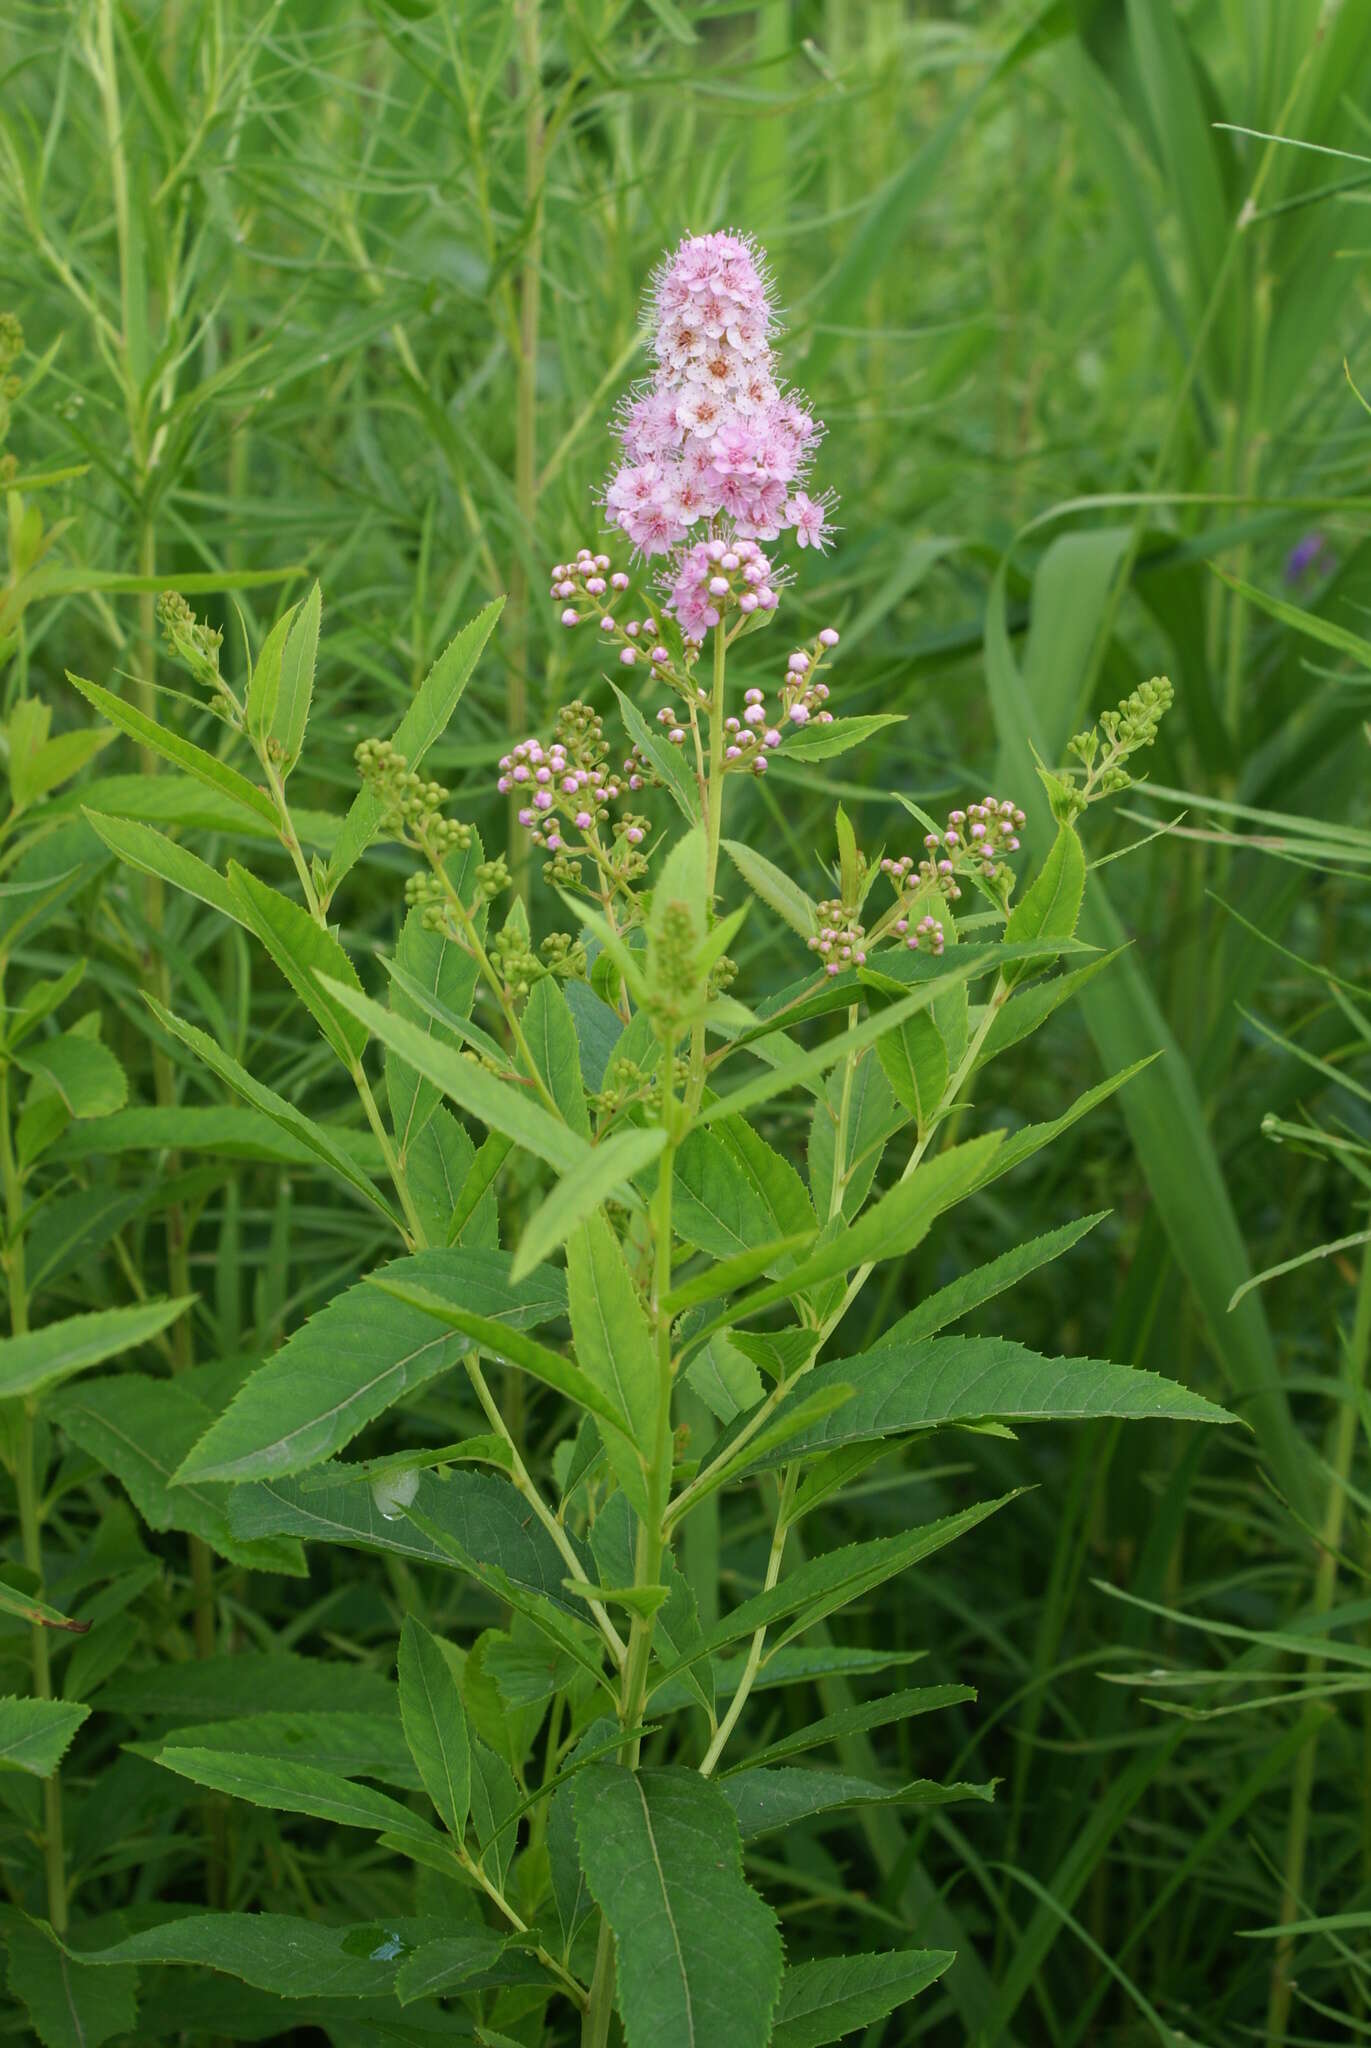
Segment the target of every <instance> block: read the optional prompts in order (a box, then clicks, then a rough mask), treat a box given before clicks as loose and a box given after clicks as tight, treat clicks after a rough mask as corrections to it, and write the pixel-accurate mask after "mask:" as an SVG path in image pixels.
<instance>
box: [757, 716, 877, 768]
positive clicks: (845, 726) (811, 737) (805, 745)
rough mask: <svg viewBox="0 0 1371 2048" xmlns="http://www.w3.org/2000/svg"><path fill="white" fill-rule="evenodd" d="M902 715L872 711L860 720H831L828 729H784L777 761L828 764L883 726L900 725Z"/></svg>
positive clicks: (820, 726)
mask: <svg viewBox="0 0 1371 2048" xmlns="http://www.w3.org/2000/svg"><path fill="white" fill-rule="evenodd" d="M904 717H905V714H904V713H903V712H902V711H901V712H892V711H884V712H882V711H875V712H871V713H869V714H867V715H866V716H865V717H862V718H835V719H834V720H833V721H832V723H831V724H829V725H819V724H817V723H816V724H813V725H805V726H800V727H798V728H797V727H794V726H790V727H787V729H786V733H785V740H784V744H783V746H782V747H781V750H780V753H779V754H778V755H777V757H776V758H777V760H779V761H831V760H833V759H834V758H835V757H836V756H837V755H839V754H846V753H849V752H850V751H851V749H852V748H853V747H859V746H860V745H861V744H862V741H863V740H869V739H870V738H871V737H872V736H873V734H875V733H878V732H880V731H881V730H882V729H883V728H884V727H885V726H887V725H902V724H903V723H904Z"/></svg>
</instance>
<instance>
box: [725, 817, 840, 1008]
mask: <svg viewBox="0 0 1371 2048" xmlns="http://www.w3.org/2000/svg"><path fill="white" fill-rule="evenodd" d="M720 844H721V845H722V846H723V849H724V852H725V853H726V854H727V855H728V857H729V859H730V860H731V861H732V863H733V865H734V867H735V868H737V870H738V873H739V874H740V875H741V876H742V878H743V880H744V881H745V882H746V883H747V885H748V887H749V889H751V890H753V891H754V892H755V894H757V895H758V896H760V897H761V899H762V901H763V903H767V904H769V905H770V906H771V908H772V909H773V910H774V911H775V912H776V915H777V916H778V917H783V918H784V919H785V921H786V923H787V924H788V925H789V926H790V929H791V930H792V931H794V932H798V933H799V934H800V937H801V938H802V939H808V938H811V937H812V936H813V934H814V933H815V932H817V931H818V929H819V907H818V905H817V904H816V903H815V901H814V899H813V897H811V896H807V895H806V894H805V892H804V890H803V889H802V888H801V887H800V885H799V883H798V882H795V881H792V880H791V878H790V876H789V875H788V874H787V873H786V872H785V870H784V868H778V867H777V866H776V865H775V863H774V862H773V861H769V860H768V859H767V858H766V856H765V854H761V853H758V852H757V850H756V848H755V847H751V846H746V845H744V843H743V841H742V840H741V839H725V840H722V841H721V842H720ZM787 1021H789V1020H787Z"/></svg>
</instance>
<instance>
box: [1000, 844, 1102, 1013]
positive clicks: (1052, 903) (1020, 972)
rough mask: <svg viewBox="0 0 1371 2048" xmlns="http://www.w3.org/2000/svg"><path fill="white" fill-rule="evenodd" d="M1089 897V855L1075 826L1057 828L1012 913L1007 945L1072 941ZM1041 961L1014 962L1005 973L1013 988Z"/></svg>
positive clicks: (1041, 962)
mask: <svg viewBox="0 0 1371 2048" xmlns="http://www.w3.org/2000/svg"><path fill="white" fill-rule="evenodd" d="M1084 895H1085V852H1084V850H1083V848H1082V846H1081V841H1080V835H1079V833H1078V832H1077V831H1076V828H1075V826H1074V825H1068V824H1062V825H1059V826H1058V827H1057V836H1056V838H1055V839H1054V840H1053V842H1052V845H1051V847H1050V849H1049V850H1048V855H1047V859H1046V860H1045V861H1044V862H1043V864H1042V866H1041V868H1039V870H1038V872H1037V874H1036V875H1035V876H1034V878H1033V881H1032V882H1031V884H1030V885H1029V887H1028V889H1027V891H1026V892H1025V894H1024V895H1023V896H1022V897H1020V899H1019V901H1018V902H1017V903H1016V904H1015V905H1014V907H1013V909H1012V910H1011V911H1010V913H1009V918H1008V921H1007V922H1006V924H1005V928H1004V938H1005V944H1006V945H1009V946H1018V945H1023V944H1024V943H1025V942H1026V941H1028V940H1030V939H1039V938H1042V939H1069V938H1070V937H1071V935H1072V933H1073V932H1074V931H1075V929H1076V920H1077V919H1078V918H1079V916H1080V914H1081V899H1082V898H1083V896H1084ZM1046 957H1050V956H1045V958H1044V959H1043V960H1041V961H1039V960H1032V959H1029V960H1021V961H1017V962H1010V963H1009V964H1008V965H1006V966H1005V967H1004V968H1003V970H1002V972H1003V974H1004V978H1005V980H1006V982H1008V984H1009V985H1010V987H1011V988H1012V987H1013V986H1014V984H1015V983H1016V982H1019V981H1022V980H1023V979H1024V977H1025V976H1026V975H1029V974H1031V973H1033V972H1034V970H1035V968H1037V967H1040V966H1044V965H1046Z"/></svg>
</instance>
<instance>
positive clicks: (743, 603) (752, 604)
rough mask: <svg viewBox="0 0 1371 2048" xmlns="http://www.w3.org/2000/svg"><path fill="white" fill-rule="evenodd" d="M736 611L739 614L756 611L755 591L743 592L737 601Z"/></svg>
mask: <svg viewBox="0 0 1371 2048" xmlns="http://www.w3.org/2000/svg"><path fill="white" fill-rule="evenodd" d="M738 609H739V611H740V612H755V611H756V609H757V593H756V591H755V590H745V591H744V592H743V594H742V596H741V597H740V598H739V599H738Z"/></svg>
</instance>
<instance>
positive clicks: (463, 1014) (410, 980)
mask: <svg viewBox="0 0 1371 2048" xmlns="http://www.w3.org/2000/svg"><path fill="white" fill-rule="evenodd" d="M484 857H485V855H484V850H483V848H482V846H481V842H480V839H479V837H478V836H477V835H476V833H474V832H473V833H472V834H471V838H470V842H469V843H468V845H467V846H466V847H465V848H461V847H454V849H453V851H452V852H451V853H450V854H449V855H448V857H447V859H446V861H445V862H444V871H445V873H446V875H447V878H448V880H449V881H450V882H451V884H452V886H453V888H454V889H455V890H456V891H457V894H458V895H459V896H460V897H461V899H462V901H463V902H466V901H467V900H468V899H469V898H470V896H471V895H472V893H473V890H474V887H475V883H474V879H468V878H469V877H472V878H474V875H475V870H476V868H477V867H478V865H479V864H480V862H481V861H482V860H483V859H484ZM427 918H428V907H427V905H425V904H423V903H416V904H414V905H413V906H412V907H411V909H410V911H409V912H408V914H407V916H406V918H405V921H404V924H403V925H402V926H401V928H400V937H399V940H398V941H397V943H396V947H395V958H394V960H393V961H392V962H390V963H389V970H388V971H389V972H390V975H391V985H390V990H389V997H390V1007H391V1009H392V1010H394V1011H395V1013H396V1015H397V1016H401V1017H407V1018H408V1019H409V1020H410V1022H411V1023H412V1024H415V1025H417V1026H418V1027H419V1029H420V1030H422V1031H424V1032H426V1033H427V1034H428V1035H429V1036H430V1037H432V1036H433V1035H434V1033H435V1032H436V1034H437V1036H438V1037H439V1038H441V1039H443V1040H444V1042H445V1043H447V1044H450V1045H454V1046H455V1045H458V1044H460V1043H461V1039H462V1033H461V1029H460V1026H461V1025H464V1024H465V1023H466V1022H467V1019H468V1016H469V1013H470V1010H471V1004H472V998H473V997H474V995H475V993H476V980H477V971H478V970H477V965H476V960H475V956H474V955H473V954H472V953H470V952H468V950H467V948H466V947H465V946H464V945H462V944H461V943H460V942H459V941H458V940H457V939H455V938H453V937H452V936H451V935H450V933H449V932H448V931H447V929H446V927H445V926H444V927H441V928H440V929H438V930H437V931H435V930H433V929H432V928H431V926H430V925H429V923H428V921H427ZM477 923H478V928H480V929H483V928H484V912H483V911H478V912H477ZM386 1093H387V1096H388V1098H389V1102H390V1117H391V1124H392V1127H393V1129H394V1132H395V1143H396V1147H397V1149H398V1151H399V1154H400V1159H401V1163H402V1164H404V1163H405V1162H406V1161H407V1159H408V1157H409V1152H410V1147H411V1146H412V1145H413V1144H414V1142H415V1140H416V1139H417V1138H418V1137H419V1135H420V1133H421V1132H422V1131H423V1129H424V1127H425V1125H426V1124H427V1123H428V1120H429V1117H430V1116H431V1115H432V1113H433V1110H434V1107H435V1105H436V1104H437V1102H438V1090H437V1089H436V1088H435V1087H434V1085H433V1083H432V1082H431V1081H426V1080H424V1079H423V1077H422V1076H421V1075H419V1074H416V1073H415V1072H414V1070H413V1069H412V1068H411V1067H408V1066H406V1064H405V1062H404V1061H403V1060H402V1059H398V1058H397V1057H396V1055H395V1054H394V1053H392V1052H389V1051H388V1052H387V1054H386ZM448 1207H449V1213H450V1212H451V1207H452V1205H451V1203H449V1205H448Z"/></svg>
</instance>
